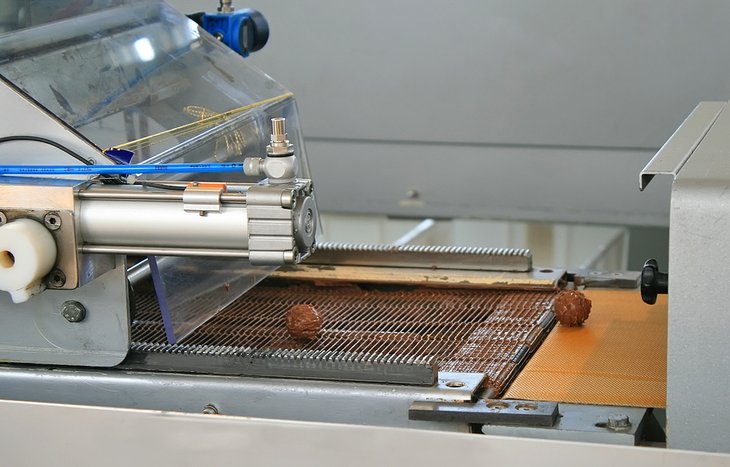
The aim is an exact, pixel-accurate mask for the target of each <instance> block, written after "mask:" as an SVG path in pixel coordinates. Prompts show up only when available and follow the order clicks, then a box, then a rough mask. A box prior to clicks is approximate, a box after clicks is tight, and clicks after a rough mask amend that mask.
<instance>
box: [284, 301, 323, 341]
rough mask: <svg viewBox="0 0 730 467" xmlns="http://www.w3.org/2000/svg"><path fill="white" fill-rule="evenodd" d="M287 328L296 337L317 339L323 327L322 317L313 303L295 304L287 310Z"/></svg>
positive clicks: (304, 339) (307, 339) (303, 339)
mask: <svg viewBox="0 0 730 467" xmlns="http://www.w3.org/2000/svg"><path fill="white" fill-rule="evenodd" d="M286 329H287V330H288V331H289V335H290V336H292V337H293V338H294V339H297V340H302V341H309V340H312V339H316V337H317V334H319V331H320V329H322V317H321V316H319V313H317V310H315V309H314V307H313V306H312V305H306V304H300V305H294V306H293V307H291V308H289V311H287V312H286Z"/></svg>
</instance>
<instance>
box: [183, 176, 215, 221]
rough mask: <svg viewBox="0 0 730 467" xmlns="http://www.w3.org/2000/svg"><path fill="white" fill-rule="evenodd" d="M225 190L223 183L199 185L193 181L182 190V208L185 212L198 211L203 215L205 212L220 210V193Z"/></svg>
mask: <svg viewBox="0 0 730 467" xmlns="http://www.w3.org/2000/svg"><path fill="white" fill-rule="evenodd" d="M225 191H226V187H225V185H208V184H206V185H199V184H197V183H193V184H192V185H190V186H189V187H187V188H185V191H183V209H184V210H185V211H187V212H198V213H200V215H201V216H204V215H205V213H206V212H209V211H213V212H219V211H220V210H221V194H223V192H225Z"/></svg>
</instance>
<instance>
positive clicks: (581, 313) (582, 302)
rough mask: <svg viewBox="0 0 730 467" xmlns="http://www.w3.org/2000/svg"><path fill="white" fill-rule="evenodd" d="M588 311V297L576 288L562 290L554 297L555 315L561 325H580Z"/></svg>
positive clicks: (589, 308)
mask: <svg viewBox="0 0 730 467" xmlns="http://www.w3.org/2000/svg"><path fill="white" fill-rule="evenodd" d="M590 313H591V301H590V299H588V298H587V297H586V296H585V295H583V294H582V293H581V292H578V291H577V290H563V291H562V292H560V293H559V294H558V296H557V297H555V317H556V318H557V319H558V321H559V322H560V324H562V325H563V326H580V325H582V324H583V322H584V321H585V320H587V319H588V315H589V314H590Z"/></svg>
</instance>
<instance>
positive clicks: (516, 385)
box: [504, 290, 667, 407]
mask: <svg viewBox="0 0 730 467" xmlns="http://www.w3.org/2000/svg"><path fill="white" fill-rule="evenodd" d="M585 294H586V296H587V297H588V298H590V299H591V301H592V302H593V307H592V309H591V314H590V317H589V319H588V320H587V321H586V322H585V324H584V325H583V326H582V327H575V328H570V327H565V326H560V325H556V327H555V328H554V329H553V331H552V332H551V333H550V335H549V336H548V337H547V339H546V340H545V342H543V344H542V345H541V346H540V348H539V350H538V351H537V352H536V353H535V355H533V357H532V358H531V360H530V361H529V362H528V364H527V365H526V366H525V368H524V369H523V370H522V372H521V373H520V374H519V376H518V377H517V378H516V379H515V381H514V382H513V383H512V385H511V386H510V388H509V389H508V390H507V392H506V394H505V395H504V398H505V399H529V400H544V401H557V402H570V403H578V404H597V405H617V406H632V407H665V406H666V389H667V380H666V374H667V299H666V295H662V296H660V297H659V299H658V300H657V304H656V305H646V304H644V303H643V302H642V301H641V297H640V295H639V292H638V291H637V290H586V291H585Z"/></svg>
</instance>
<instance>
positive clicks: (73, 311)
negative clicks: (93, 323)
mask: <svg viewBox="0 0 730 467" xmlns="http://www.w3.org/2000/svg"><path fill="white" fill-rule="evenodd" d="M61 316H63V317H64V318H66V321H68V322H69V323H79V322H81V321H83V320H84V318H86V308H85V307H84V305H82V304H81V303H79V302H77V301H75V300H68V301H65V302H63V304H62V305H61Z"/></svg>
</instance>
